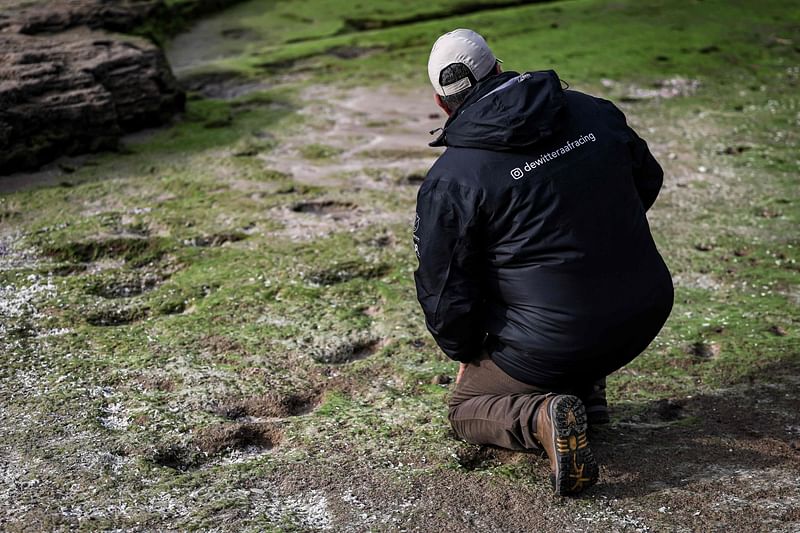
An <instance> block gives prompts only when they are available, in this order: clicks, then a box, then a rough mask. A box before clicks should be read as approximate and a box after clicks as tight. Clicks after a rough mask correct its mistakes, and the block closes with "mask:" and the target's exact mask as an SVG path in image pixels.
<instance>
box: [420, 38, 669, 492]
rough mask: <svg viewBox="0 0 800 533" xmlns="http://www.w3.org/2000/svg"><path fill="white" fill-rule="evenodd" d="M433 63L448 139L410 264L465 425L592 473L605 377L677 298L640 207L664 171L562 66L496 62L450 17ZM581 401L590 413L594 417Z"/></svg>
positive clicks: (428, 189) (457, 426)
mask: <svg viewBox="0 0 800 533" xmlns="http://www.w3.org/2000/svg"><path fill="white" fill-rule="evenodd" d="M428 73H429V75H430V79H431V83H432V84H433V87H434V89H435V93H436V94H435V99H436V103H437V104H438V105H439V107H441V108H442V109H443V110H444V111H445V112H446V113H447V115H448V116H449V118H448V120H447V122H446V123H445V125H444V127H443V128H442V130H441V133H440V134H439V136H438V138H437V139H436V140H435V141H434V142H433V143H431V146H446V147H447V149H446V150H445V151H444V153H443V154H442V155H441V157H440V158H439V159H438V160H437V161H436V163H435V164H434V165H433V167H432V168H431V169H430V171H429V172H428V175H427V177H426V179H425V181H424V182H423V184H422V186H421V187H420V190H419V194H418V197H417V218H416V222H415V224H414V249H415V251H416V254H417V257H418V260H419V268H418V269H417V270H416V272H415V274H414V277H415V282H416V287H417V296H418V299H419V302H420V304H421V305H422V309H423V311H424V314H425V321H426V325H427V327H428V329H429V330H430V332H431V334H432V335H433V337H434V338H435V340H436V342H437V343H438V345H439V346H440V348H441V349H442V350H443V351H444V352H445V353H446V354H447V355H448V356H449V357H450V358H452V359H454V360H456V361H459V362H460V363H461V366H460V368H459V373H458V379H457V385H456V388H455V391H454V393H453V395H452V398H451V400H450V412H449V418H450V422H451V424H452V426H453V429H454V430H455V432H456V433H457V434H458V436H459V437H461V438H463V439H464V440H466V441H469V442H472V443H476V444H491V445H495V446H501V447H504V448H510V449H514V450H537V449H538V450H541V449H544V450H545V451H546V452H547V454H548V456H549V458H550V465H551V470H552V475H551V479H552V483H553V488H554V490H555V492H556V493H557V494H562V495H563V494H574V493H578V492H580V491H582V490H583V489H585V488H587V487H589V486H591V485H592V484H594V483H595V482H596V481H597V477H598V465H597V462H596V461H595V458H594V456H593V454H592V451H591V448H590V447H589V442H588V440H587V435H586V432H587V425H588V424H591V423H595V422H597V423H602V422H606V421H608V414H607V411H606V404H605V385H604V383H605V377H606V376H607V375H608V374H610V373H611V372H613V371H614V370H617V369H619V368H620V367H622V366H623V365H625V364H627V363H628V362H630V361H631V360H632V359H634V358H635V357H636V356H637V355H639V354H640V353H641V352H642V351H644V349H645V348H646V347H647V346H648V344H650V342H651V341H652V340H653V338H654V337H655V336H656V334H657V333H658V332H659V330H660V329H661V327H662V326H663V325H664V322H665V321H666V319H667V317H668V316H669V313H670V310H671V308H672V300H673V287H672V280H671V276H670V273H669V271H668V270H667V267H666V265H665V264H664V261H663V260H662V258H661V256H660V255H659V253H658V250H657V249H656V246H655V243H654V242H653V238H652V235H651V233H650V228H649V226H648V223H647V218H646V216H645V212H646V211H647V210H648V209H649V208H650V206H652V205H653V202H654V201H655V199H656V196H657V194H658V191H659V189H660V187H661V183H662V178H663V172H662V170H661V167H660V166H659V164H658V163H657V162H656V160H655V159H654V158H653V156H652V155H651V154H650V151H649V150H648V147H647V144H646V143H645V141H643V140H642V139H641V138H639V136H638V135H637V134H636V133H635V132H634V131H633V130H632V129H631V128H630V127H629V126H628V125H627V123H626V121H625V116H624V115H623V114H622V112H621V111H619V109H617V108H616V107H615V106H614V105H613V104H612V103H611V102H608V101H606V100H602V99H600V98H595V97H593V96H589V95H587V94H583V93H580V92H577V91H571V90H565V89H563V88H562V83H561V81H560V80H559V78H558V76H557V75H556V73H555V72H553V71H551V70H548V71H539V72H526V73H524V74H518V73H516V72H502V71H501V69H500V65H499V62H498V60H497V59H496V58H495V56H494V54H493V53H492V51H491V50H490V49H489V47H488V46H487V44H486V42H485V41H484V39H483V38H482V37H481V36H480V35H478V34H477V33H475V32H473V31H471V30H463V29H462V30H455V31H453V32H450V33H447V34H445V35H443V36H441V37H440V38H439V39H438V40H437V41H436V43H435V44H434V46H433V49H432V51H431V54H430V58H429V62H428ZM587 409H588V422H587Z"/></svg>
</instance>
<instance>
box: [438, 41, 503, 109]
mask: <svg viewBox="0 0 800 533" xmlns="http://www.w3.org/2000/svg"><path fill="white" fill-rule="evenodd" d="M498 61H499V62H501V63H502V61H500V60H499V59H497V58H496V57H495V56H494V53H492V51H491V50H490V49H489V45H488V44H486V41H485V40H484V39H483V37H481V36H480V35H479V34H477V33H476V32H474V31H472V30H465V29H458V30H453V31H451V32H448V33H445V34H444V35H442V36H441V37H439V38H438V39H436V42H435V43H433V48H432V49H431V55H430V57H429V58H428V77H430V79H431V84H433V88H434V90H435V91H436V94H438V95H439V96H450V95H453V94H456V93H460V92H461V91H463V90H465V89H468V88H470V87H472V83H473V81H480V80H482V79H483V78H484V77H486V75H487V74H489V73H490V72H491V71H492V69H493V68H494V67H495V65H496V64H497V62H498ZM453 63H463V64H464V65H465V66H466V67H467V68H468V69H469V70H470V72H472V76H473V77H474V78H475V79H474V80H470V79H469V78H461V79H460V80H458V81H456V82H453V83H450V84H448V85H445V86H442V85H441V84H440V83H439V75H440V74H441V72H442V70H444V69H445V68H447V67H448V66H450V65H452V64H453Z"/></svg>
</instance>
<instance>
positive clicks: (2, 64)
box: [0, 29, 185, 174]
mask: <svg viewBox="0 0 800 533" xmlns="http://www.w3.org/2000/svg"><path fill="white" fill-rule="evenodd" d="M0 50H2V54H0V173H3V174H7V173H10V172H14V171H17V170H25V169H33V168H37V167H39V166H41V165H42V164H43V163H45V162H47V161H50V160H52V159H53V158H55V157H57V156H59V155H62V154H77V153H81V152H87V151H96V150H102V149H109V148H114V147H115V146H116V145H117V142H118V140H119V138H120V136H121V135H122V134H123V133H124V132H126V131H135V130H137V129H141V128H145V127H149V126H157V125H159V124H163V123H164V122H165V121H167V120H168V119H169V118H170V117H171V116H172V115H173V114H174V113H175V112H176V111H179V110H181V109H183V105H184V101H185V96H184V93H183V92H182V91H181V90H180V88H179V87H178V85H177V83H176V81H175V78H174V77H173V75H172V72H171V70H170V68H169V65H168V64H167V62H166V60H165V58H164V55H163V53H162V52H161V50H160V49H159V48H158V47H156V46H155V45H153V44H152V43H150V42H149V41H146V40H144V39H140V38H131V37H122V38H121V37H120V36H114V35H110V34H107V33H105V32H97V31H92V30H85V29H73V30H69V31H66V32H61V33H58V34H54V35H50V36H48V37H46V38H42V37H37V36H29V35H23V34H2V33H0Z"/></svg>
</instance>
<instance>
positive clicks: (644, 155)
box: [602, 100, 664, 211]
mask: <svg viewBox="0 0 800 533" xmlns="http://www.w3.org/2000/svg"><path fill="white" fill-rule="evenodd" d="M602 102H603V103H604V104H606V105H607V106H609V107H610V108H611V112H612V114H614V115H615V116H616V118H617V120H618V121H619V122H620V124H619V127H621V128H622V131H623V135H624V137H625V139H626V144H627V145H628V149H629V150H630V153H631V158H632V160H633V182H634V184H635V185H636V191H637V192H638V193H639V198H640V199H641V201H642V205H643V206H644V210H645V211H647V210H648V209H650V207H652V205H653V203H654V202H655V201H656V197H657V196H658V192H659V191H660V190H661V185H662V184H663V183H664V171H663V170H662V169H661V165H659V164H658V161H656V159H655V157H653V154H652V153H650V149H649V148H648V146H647V143H646V142H645V141H644V139H642V138H641V137H639V135H637V134H636V132H635V131H633V128H631V127H630V126H628V122H627V120H626V119H625V114H624V113H623V112H622V111H620V110H619V108H617V106H615V105H614V104H612V103H611V102H609V101H608V100H602Z"/></svg>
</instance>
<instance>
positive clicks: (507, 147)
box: [430, 70, 565, 151]
mask: <svg viewBox="0 0 800 533" xmlns="http://www.w3.org/2000/svg"><path fill="white" fill-rule="evenodd" d="M564 105H565V98H564V90H563V89H562V88H561V80H559V78H558V75H557V74H556V73H555V72H554V71H552V70H542V71H537V72H526V73H524V74H519V73H517V72H503V73H501V74H499V75H497V76H493V77H491V78H489V79H487V80H484V81H482V82H481V83H479V84H478V85H477V87H476V88H475V90H474V91H473V92H472V94H471V95H470V96H469V97H468V98H467V100H466V101H465V102H464V103H463V104H462V105H461V107H460V108H459V109H458V110H457V111H456V112H455V113H454V114H453V115H451V116H450V118H449V119H448V120H447V122H446V123H445V125H444V127H443V128H442V133H441V135H439V137H438V138H437V139H436V140H435V141H433V142H432V143H430V146H453V147H462V148H482V149H486V150H494V151H514V150H519V149H523V148H527V147H529V146H531V145H533V144H535V143H537V142H538V141H540V140H542V139H544V138H547V137H549V136H550V135H552V134H553V133H554V132H556V131H557V130H558V129H559V126H560V122H561V121H560V120H558V118H559V116H560V114H561V113H562V111H563V109H564Z"/></svg>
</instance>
